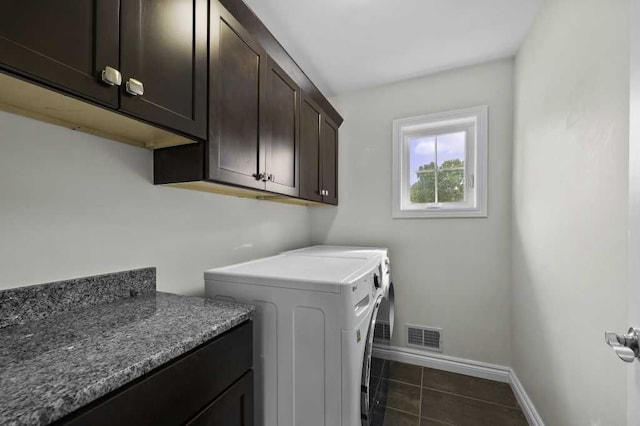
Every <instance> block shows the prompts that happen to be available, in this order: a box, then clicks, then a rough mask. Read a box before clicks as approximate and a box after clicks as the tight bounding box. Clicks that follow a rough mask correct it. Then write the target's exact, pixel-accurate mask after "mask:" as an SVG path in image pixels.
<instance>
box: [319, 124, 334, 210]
mask: <svg viewBox="0 0 640 426" xmlns="http://www.w3.org/2000/svg"><path fill="white" fill-rule="evenodd" d="M320 152H321V157H322V159H321V164H322V166H321V167H322V190H323V195H322V202H323V203H328V204H336V205H337V204H338V126H336V124H335V123H334V122H333V121H331V119H329V118H328V117H327V116H323V117H322V125H321V127H320Z"/></svg>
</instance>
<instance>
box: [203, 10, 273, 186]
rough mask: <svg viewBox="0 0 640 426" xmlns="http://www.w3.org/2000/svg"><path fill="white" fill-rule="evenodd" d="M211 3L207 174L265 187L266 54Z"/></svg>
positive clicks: (236, 182) (226, 180)
mask: <svg viewBox="0 0 640 426" xmlns="http://www.w3.org/2000/svg"><path fill="white" fill-rule="evenodd" d="M210 9H211V12H210V13H211V16H210V21H209V26H210V35H209V37H210V38H209V46H210V52H209V61H210V62H209V72H210V76H209V143H208V151H209V152H208V156H207V158H208V160H209V161H208V165H207V172H208V176H207V177H208V178H209V179H210V180H215V181H220V182H225V183H231V184H235V185H241V186H246V187H250V188H256V189H265V182H266V177H265V178H264V180H263V176H262V175H263V174H264V173H265V171H266V170H265V164H264V158H265V149H264V144H263V143H262V141H264V140H265V138H264V136H265V135H264V134H265V129H266V117H265V116H264V111H265V106H264V102H265V86H266V85H265V74H266V73H265V71H266V60H267V55H266V53H265V51H264V49H262V47H261V46H260V45H259V44H258V43H257V42H256V41H255V40H254V39H253V38H252V37H251V36H250V35H249V33H248V32H247V31H246V30H245V29H244V28H243V27H242V26H241V25H240V24H239V23H238V21H236V19H235V18H234V17H233V16H231V14H230V13H229V12H228V11H227V10H226V9H225V8H223V7H222V6H221V5H220V4H219V3H218V2H216V1H212V2H211V4H210Z"/></svg>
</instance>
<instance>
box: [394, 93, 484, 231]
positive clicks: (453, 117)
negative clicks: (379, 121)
mask: <svg viewBox="0 0 640 426" xmlns="http://www.w3.org/2000/svg"><path fill="white" fill-rule="evenodd" d="M488 116H489V107H488V106H486V105H481V106H476V107H471V108H464V109H459V110H455V111H447V112H439V113H434V114H425V115H421V116H414V117H406V118H398V119H395V120H393V164H392V166H393V191H392V194H393V199H392V217H393V218H394V219H420V218H424V219H426V218H471V217H476V218H479V217H487V201H488V199H487V192H488V188H487V184H488V182H487V161H488V158H487V150H488V142H489V141H488V136H489V135H488ZM465 127H467V128H468V129H469V132H467V136H468V138H467V145H466V147H471V148H473V149H469V148H467V149H466V152H465V157H466V158H465V187H466V188H465V191H466V193H467V194H470V195H472V196H473V199H470V197H467V198H468V199H467V200H466V202H465V203H452V202H447V203H443V204H440V205H435V203H431V205H428V203H427V204H420V203H414V204H411V203H409V201H410V198H409V196H410V185H409V182H410V176H411V170H410V169H409V167H410V161H409V150H408V146H407V145H408V138H409V137H414V136H431V135H436V134H446V133H451V132H455V131H462V130H464V128H465Z"/></svg>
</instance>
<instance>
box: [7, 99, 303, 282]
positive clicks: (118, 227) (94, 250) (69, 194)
mask: <svg viewBox="0 0 640 426" xmlns="http://www.w3.org/2000/svg"><path fill="white" fill-rule="evenodd" d="M152 159H153V154H152V152H151V151H148V150H144V149H141V148H136V147H132V146H128V145H124V144H121V143H118V142H113V141H108V140H105V139H101V138H98V137H94V136H90V135H86V134H84V133H79V132H74V131H71V130H68V129H65V128H61V127H57V126H53V125H49V124H46V123H42V122H39V121H34V120H31V119H28V118H23V117H20V116H16V115H12V114H8V113H5V112H0V289H2V288H9V287H19V286H23V285H30V284H37V283H42V282H50V281H54V280H61V279H68V278H73V277H81V276H87V275H92V274H100V273H106V272H115V271H120V270H126V269H131V268H137V267H145V266H157V268H158V289H160V290H164V291H170V292H176V293H182V294H202V293H203V272H204V271H205V270H206V269H209V268H212V267H215V266H219V265H224V264H229V263H233V262H239V261H243V260H247V259H251V258H256V257H260V256H266V255H270V254H273V253H275V252H277V251H279V250H283V249H289V248H295V247H300V246H305V245H308V244H309V243H310V231H309V228H310V224H309V213H308V208H305V207H299V206H289V205H283V204H277V203H270V202H266V201H255V200H246V199H240V198H235V197H229V196H220V195H214V194H208V193H199V192H194V191H187V190H182V189H173V188H164V187H159V186H153V185H152V183H151V182H152Z"/></svg>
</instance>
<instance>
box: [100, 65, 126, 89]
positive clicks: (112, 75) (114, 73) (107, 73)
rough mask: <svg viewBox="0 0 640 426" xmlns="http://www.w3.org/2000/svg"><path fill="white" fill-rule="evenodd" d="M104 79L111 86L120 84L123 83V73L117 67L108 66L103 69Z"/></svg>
mask: <svg viewBox="0 0 640 426" xmlns="http://www.w3.org/2000/svg"><path fill="white" fill-rule="evenodd" d="M102 81H103V82H104V83H107V84H108V85H109V86H120V85H121V84H122V74H120V71H118V70H117V69H115V68H112V67H110V66H106V67H104V69H103V70H102Z"/></svg>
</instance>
